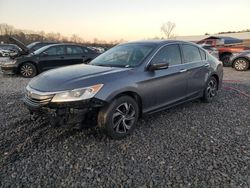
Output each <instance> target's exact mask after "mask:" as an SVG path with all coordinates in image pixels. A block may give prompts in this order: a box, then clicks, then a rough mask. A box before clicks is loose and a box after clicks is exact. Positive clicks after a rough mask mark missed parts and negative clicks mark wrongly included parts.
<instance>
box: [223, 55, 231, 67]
mask: <svg viewBox="0 0 250 188" xmlns="http://www.w3.org/2000/svg"><path fill="white" fill-rule="evenodd" d="M231 56H232V55H231V54H226V55H223V56H222V57H221V61H222V63H223V66H224V67H231V66H232V63H231V60H230V59H231Z"/></svg>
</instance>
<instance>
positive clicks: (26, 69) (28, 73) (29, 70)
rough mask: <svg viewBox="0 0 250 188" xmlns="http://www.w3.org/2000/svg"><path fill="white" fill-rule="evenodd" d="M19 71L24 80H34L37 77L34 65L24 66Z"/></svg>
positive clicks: (27, 64) (26, 64) (25, 64)
mask: <svg viewBox="0 0 250 188" xmlns="http://www.w3.org/2000/svg"><path fill="white" fill-rule="evenodd" d="M19 70H20V74H21V76H22V77H24V78H32V77H34V76H36V74H37V70H36V67H35V65H33V64H32V63H24V64H22V65H21V67H20V69H19Z"/></svg>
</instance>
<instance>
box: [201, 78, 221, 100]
mask: <svg viewBox="0 0 250 188" xmlns="http://www.w3.org/2000/svg"><path fill="white" fill-rule="evenodd" d="M217 91H218V82H217V80H216V78H215V77H213V76H212V77H210V78H209V79H208V81H207V84H206V87H205V89H204V92H203V97H202V100H203V102H206V103H210V102H212V101H213V99H214V97H215V96H216V95H217Z"/></svg>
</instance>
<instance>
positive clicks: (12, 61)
mask: <svg viewBox="0 0 250 188" xmlns="http://www.w3.org/2000/svg"><path fill="white" fill-rule="evenodd" d="M15 63H16V60H9V61H5V62H4V64H5V65H13V64H15Z"/></svg>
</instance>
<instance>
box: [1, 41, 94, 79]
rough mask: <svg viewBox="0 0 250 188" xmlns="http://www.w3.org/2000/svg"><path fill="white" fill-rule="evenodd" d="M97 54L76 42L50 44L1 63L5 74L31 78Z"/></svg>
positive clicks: (86, 59) (88, 58) (87, 59)
mask: <svg viewBox="0 0 250 188" xmlns="http://www.w3.org/2000/svg"><path fill="white" fill-rule="evenodd" d="M98 55H99V54H98V53H96V52H94V51H92V50H91V49H89V48H87V47H85V46H81V45H76V44H66V43H65V44H62V43H61V44H51V45H47V46H44V47H42V48H40V49H38V50H36V51H35V52H33V53H30V54H28V55H23V56H20V57H17V58H14V59H11V60H10V61H9V62H6V63H4V64H2V65H1V69H2V71H3V73H5V74H21V76H23V77H27V78H31V77H34V76H36V75H37V74H39V73H41V72H43V71H46V70H49V69H53V68H57V67H62V66H66V65H74V64H81V63H88V62H90V61H91V60H92V59H94V58H95V57H97V56H98Z"/></svg>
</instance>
